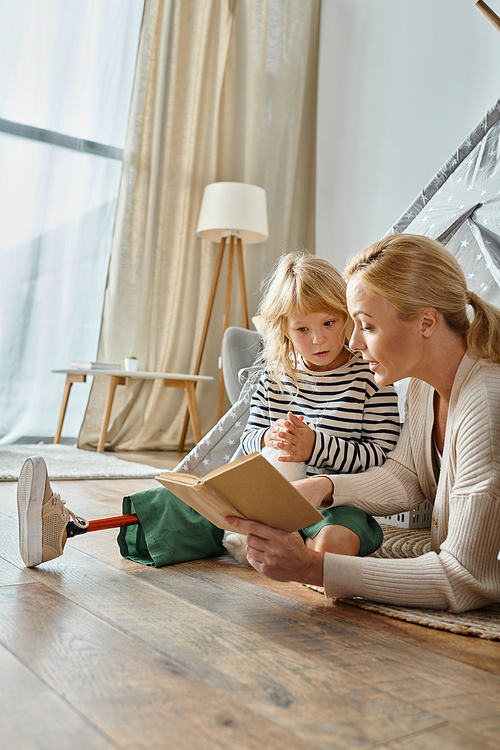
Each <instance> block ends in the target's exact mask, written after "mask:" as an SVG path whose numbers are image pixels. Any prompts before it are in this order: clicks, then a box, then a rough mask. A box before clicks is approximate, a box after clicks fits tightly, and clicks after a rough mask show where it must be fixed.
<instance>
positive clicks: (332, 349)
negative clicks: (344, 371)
mask: <svg viewBox="0 0 500 750" xmlns="http://www.w3.org/2000/svg"><path fill="white" fill-rule="evenodd" d="M344 324H345V316H344V315H343V314H342V313H339V312H331V311H330V312H316V313H307V314H306V313H301V312H298V313H296V314H295V315H289V316H288V318H287V327H286V331H287V335H288V338H289V339H290V341H291V342H292V344H293V346H294V347H295V350H296V351H297V352H298V353H299V354H300V356H301V357H302V359H303V360H304V361H305V363H306V365H307V367H308V368H309V369H310V370H317V371H318V372H323V371H325V370H334V369H335V368H337V367H340V366H341V365H344V364H345V363H346V362H347V361H348V360H349V356H350V354H349V352H348V351H347V350H346V349H344Z"/></svg>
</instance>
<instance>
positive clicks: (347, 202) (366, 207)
mask: <svg viewBox="0 0 500 750" xmlns="http://www.w3.org/2000/svg"><path fill="white" fill-rule="evenodd" d="M488 5H489V6H490V7H491V8H492V10H494V11H495V12H496V13H497V14H498V15H500V0H488ZM498 98H500V34H499V33H498V31H497V30H496V29H495V28H494V27H493V26H492V25H491V24H490V23H489V22H488V21H487V20H486V18H484V16H483V15H482V14H481V13H479V12H478V10H477V9H476V8H475V7H474V0H323V2H322V15H321V40H320V65H319V96H318V140H317V177H316V251H317V254H318V255H320V256H322V257H324V258H328V260H330V261H331V262H332V263H334V264H335V265H336V266H337V267H338V268H339V269H342V268H343V267H344V265H345V263H346V261H347V259H348V258H349V257H350V256H352V255H353V254H354V253H356V252H357V251H358V250H360V249H362V248H363V247H366V246H367V245H369V244H371V243H372V242H374V241H375V240H377V239H379V238H380V237H381V236H382V235H383V234H385V232H386V231H387V230H388V229H389V228H390V226H391V225H392V224H393V223H394V222H395V221H396V220H397V219H399V217H400V216H401V214H402V213H403V212H404V211H405V209H406V208H407V207H408V205H409V204H410V203H412V201H413V200H414V198H415V197H416V196H417V194H418V193H419V192H420V190H422V188H423V187H425V185H426V184H427V183H428V182H429V180H430V179H431V178H432V177H433V176H434V174H435V173H436V172H437V171H438V169H439V168H440V167H441V166H442V165H443V164H444V163H445V161H446V160H447V159H448V157H449V156H451V154H452V153H453V151H454V150H455V149H456V148H457V147H458V146H459V145H460V144H461V142H462V141H463V140H464V139H465V138H466V137H467V135H468V133H469V132H470V131H471V130H472V129H473V128H474V127H475V126H476V125H477V124H478V123H479V122H480V120H481V119H482V117H483V116H484V114H485V113H486V112H487V110H488V109H490V107H492V106H493V104H494V103H495V102H496V101H497V99H498Z"/></svg>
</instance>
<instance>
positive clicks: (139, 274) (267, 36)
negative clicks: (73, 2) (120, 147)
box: [78, 0, 320, 450]
mask: <svg viewBox="0 0 500 750" xmlns="http://www.w3.org/2000/svg"><path fill="white" fill-rule="evenodd" d="M319 12H320V3H319V0H196V1H194V0H146V4H145V13H144V24H143V29H142V34H141V44H140V51H139V56H138V68H137V71H138V72H137V76H136V82H135V86H134V95H133V104H132V110H131V117H130V127H129V131H128V134H127V145H126V148H125V156H124V178H123V180H122V185H121V191H120V201H119V208H118V213H117V221H116V229H115V233H114V238H113V249H112V256H111V262H110V273H109V279H108V285H107V289H106V300H105V305H104V313H103V325H102V331H101V336H100V343H99V356H100V358H102V359H103V360H104V361H116V362H119V361H121V359H122V358H123V357H125V356H129V355H130V354H131V353H134V355H135V356H137V357H138V358H139V360H140V362H141V366H142V367H143V368H144V369H148V370H152V371H156V372H168V371H170V372H178V373H183V372H190V371H192V369H193V367H194V363H195V360H196V353H197V350H198V342H199V340H200V336H201V331H202V328H203V320H204V317H205V311H206V307H207V302H208V298H209V292H210V285H211V280H212V273H213V268H214V265H215V257H216V254H217V246H216V245H215V244H214V243H210V242H207V241H203V242H202V241H201V240H199V239H197V237H196V222H197V218H198V213H199V208H200V202H201V197H202V193H203V189H204V187H205V185H206V184H208V183H210V182H216V181H219V180H227V181H231V180H234V181H237V182H250V183H254V184H257V185H260V186H261V187H263V188H264V189H265V190H266V193H267V202H268V212H269V230H270V234H269V239H268V241H267V242H266V243H263V244H261V245H253V246H248V247H247V248H244V255H245V273H246V278H247V294H248V298H249V312H250V314H254V313H255V310H256V307H257V305H258V302H259V286H260V282H261V281H262V279H263V278H264V276H266V275H267V274H268V273H269V271H270V270H271V268H272V266H273V264H274V261H275V259H276V258H277V256H278V255H280V253H281V252H282V251H283V250H286V249H287V248H290V249H294V248H297V247H299V248H300V247H306V248H307V249H309V250H314V175H315V126H316V88H317V61H318V30H319ZM223 277H224V278H225V268H224V270H223ZM235 283H236V280H235ZM218 292H219V293H218V297H217V299H216V304H215V308H214V313H213V316H212V325H211V327H210V331H209V336H208V341H207V346H206V349H205V356H204V359H203V363H202V373H203V374H210V375H214V376H217V360H218V355H219V352H220V344H221V334H222V307H223V293H224V289H223V284H221V288H219V290H218ZM237 309H238V304H233V308H232V310H233V312H235V313H236V311H237ZM231 322H232V324H233V325H241V317H238V315H236V314H235V315H234V317H233V319H232V321H231ZM105 380H106V379H105V378H96V379H95V382H94V384H93V386H92V393H91V396H90V399H89V405H88V408H87V411H86V415H85V420H84V423H83V426H82V430H81V432H80V435H79V438H78V445H79V446H80V447H92V446H95V444H96V442H97V438H98V435H99V430H100V424H101V421H102V414H103V410H104V405H105V401H106V392H107V383H105V382H104V381H105ZM197 396H198V405H199V410H200V420H201V423H202V430H203V431H204V432H206V431H207V430H208V429H209V428H210V427H211V426H212V425H213V424H214V422H215V421H216V415H217V382H214V383H208V384H205V383H203V384H201V385H200V386H198V388H197ZM184 413H185V404H184V403H183V401H182V400H181V397H180V396H179V392H178V391H176V390H174V389H165V388H163V386H162V383H161V381H155V382H153V381H147V382H144V381H142V382H141V381H135V382H130V381H129V383H128V384H127V385H126V386H124V387H120V388H119V389H117V393H116V396H115V400H114V404H113V413H112V415H111V422H110V428H109V431H108V444H109V445H110V446H111V447H112V448H119V449H121V450H142V449H153V448H161V449H166V448H167V449H168V448H174V447H176V446H177V443H178V440H179V434H180V431H181V428H182V423H183V419H184Z"/></svg>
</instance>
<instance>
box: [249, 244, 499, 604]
mask: <svg viewBox="0 0 500 750" xmlns="http://www.w3.org/2000/svg"><path fill="white" fill-rule="evenodd" d="M345 273H346V278H347V279H348V287H347V300H348V307H349V312H350V314H351V316H352V318H353V320H354V324H355V327H354V332H353V334H352V337H351V340H350V347H351V348H352V349H354V350H356V351H360V352H361V353H362V356H363V359H364V360H366V361H367V362H369V366H370V370H371V371H372V372H373V373H374V376H375V381H376V383H377V384H378V385H380V386H383V385H387V384H388V383H393V382H394V381H396V380H400V379H402V378H406V377H412V378H414V380H412V381H411V384H410V386H409V389H408V395H407V404H406V409H407V414H406V419H405V424H404V426H403V430H402V433H401V437H400V439H399V442H398V445H397V447H396V448H395V450H394V451H392V452H391V453H390V454H389V456H388V460H387V461H386V463H385V464H384V466H382V467H375V468H372V469H368V471H366V472H365V473H363V474H357V475H351V476H346V475H345V476H340V475H332V476H330V477H327V476H325V475H323V476H318V477H313V478H310V479H305V480H302V481H301V482H300V483H296V486H297V488H298V489H299V490H300V491H301V492H302V493H303V494H304V495H305V496H306V497H307V498H308V500H309V501H310V502H311V503H312V504H313V505H315V506H316V507H321V508H325V507H330V506H336V505H353V506H356V507H359V508H361V509H362V510H364V511H366V512H367V513H370V514H373V515H390V514H393V513H398V512H402V511H405V510H409V509H411V508H414V507H415V506H417V505H418V504H420V503H421V502H423V501H424V500H428V501H430V502H432V503H433V504H434V511H433V520H432V532H431V534H432V536H431V551H430V552H429V553H427V554H425V555H422V556H421V557H419V558H415V559H407V560H383V559H376V558H363V559H362V558H354V557H342V556H340V555H335V554H328V553H324V554H322V553H320V552H317V551H314V550H310V549H308V548H307V547H305V546H304V544H303V542H302V540H301V538H300V536H298V535H297V534H285V533H284V532H281V531H278V530H274V529H269V528H267V527H264V526H261V525H259V524H255V523H253V522H245V523H244V525H245V530H247V531H248V532H249V534H250V535H249V537H248V540H247V556H248V560H249V562H250V563H251V564H252V565H253V566H254V567H255V568H256V569H257V570H258V571H260V572H262V573H263V574H265V575H267V576H269V577H270V578H274V579H276V580H282V581H285V580H295V581H301V582H303V583H313V584H316V585H324V586H325V590H326V594H327V595H328V596H333V597H348V596H362V597H366V598H368V599H373V600H377V601H382V602H390V603H393V604H401V605H406V606H415V607H430V608H435V609H449V610H451V611H452V612H462V611H465V610H469V609H474V608H477V607H481V606H484V605H486V604H491V603H492V602H497V601H498V600H499V598H500V562H499V561H498V559H497V554H498V550H499V547H500V311H499V310H497V309H496V308H495V307H493V306H492V305H489V304H488V303H486V302H484V301H482V300H481V299H480V298H479V297H478V296H477V295H476V294H474V293H473V292H468V290H467V286H466V282H465V278H464V275H463V272H462V270H461V268H460V266H459V264H458V262H457V261H456V260H455V259H454V258H453V256H452V255H451V254H450V253H449V252H448V251H447V250H445V249H444V248H443V247H442V246H441V245H439V243H437V242H435V241H434V240H431V239H429V238H427V237H421V236H417V235H393V236H390V237H387V238H385V239H384V240H381V241H380V242H377V243H376V244H375V245H372V246H371V247H369V248H368V249H367V250H365V251H363V252H362V253H360V254H359V255H358V256H357V257H356V258H354V260H353V261H352V262H351V263H350V264H349V266H348V267H347V269H346V272H345ZM468 306H469V309H470V315H471V318H472V322H470V321H469V317H468V314H467V312H468V311H467V307H468ZM276 447H280V443H279V440H277V441H276ZM239 525H240V527H243V523H242V522H241V521H239Z"/></svg>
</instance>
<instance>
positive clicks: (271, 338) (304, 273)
mask: <svg viewBox="0 0 500 750" xmlns="http://www.w3.org/2000/svg"><path fill="white" fill-rule="evenodd" d="M263 289H264V292H263V298H262V301H261V304H260V310H259V312H260V314H261V315H262V317H263V319H264V322H265V325H266V334H265V336H264V349H263V354H262V356H263V360H264V362H265V365H266V367H267V370H268V372H269V374H270V376H271V377H272V378H273V380H275V381H276V382H277V383H278V385H279V387H280V388H281V389H282V390H283V389H284V385H283V379H282V376H283V375H286V376H288V377H289V378H290V379H291V380H292V382H293V383H294V384H295V386H298V381H297V376H296V372H297V366H298V356H297V352H296V351H295V347H294V346H293V344H292V342H291V341H290V339H289V338H288V333H287V320H288V318H289V316H290V315H296V314H297V313H298V312H301V313H304V314H306V315H308V314H310V313H315V312H323V311H324V312H332V313H333V312H335V313H339V314H341V315H343V316H344V318H345V324H344V337H345V345H346V346H347V343H348V341H349V338H350V336H351V333H352V329H353V323H352V320H351V318H350V317H349V312H348V310H347V302H346V283H345V281H344V279H343V278H342V276H341V275H340V273H339V272H338V271H337V269H336V268H334V267H333V266H332V264H331V263H329V262H328V261H327V260H323V259H322V258H316V257H315V256H313V255H308V254H307V253H305V252H295V253H288V254H287V255H282V256H281V258H280V259H279V261H278V264H277V266H276V268H275V269H274V271H273V273H272V274H271V276H270V277H269V278H268V279H267V280H266V281H265V282H264V284H263Z"/></svg>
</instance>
